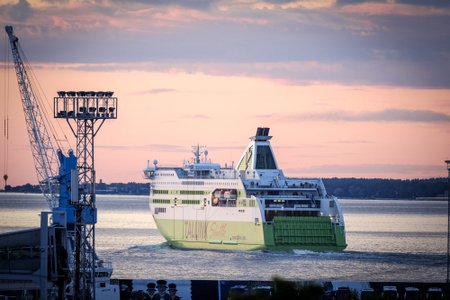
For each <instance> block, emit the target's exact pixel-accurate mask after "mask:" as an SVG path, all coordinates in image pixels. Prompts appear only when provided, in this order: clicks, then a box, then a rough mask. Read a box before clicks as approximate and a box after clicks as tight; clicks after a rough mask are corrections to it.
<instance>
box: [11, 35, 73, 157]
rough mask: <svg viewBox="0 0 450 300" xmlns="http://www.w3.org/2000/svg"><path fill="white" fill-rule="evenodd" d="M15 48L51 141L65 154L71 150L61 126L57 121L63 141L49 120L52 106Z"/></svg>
mask: <svg viewBox="0 0 450 300" xmlns="http://www.w3.org/2000/svg"><path fill="white" fill-rule="evenodd" d="M17 47H18V50H19V52H20V55H21V57H22V58H23V59H22V60H23V62H24V65H25V66H26V69H27V70H29V71H30V81H31V82H32V85H33V86H34V87H36V89H35V93H36V100H37V102H38V105H39V109H40V110H41V112H42V114H43V116H44V119H45V122H46V124H47V125H48V127H49V129H50V132H51V135H52V137H53V140H54V141H55V142H56V145H57V147H58V149H61V150H65V151H63V152H67V150H68V149H71V148H72V147H71V145H70V142H69V139H68V138H67V136H66V134H65V132H64V130H63V128H62V126H61V124H60V123H59V122H58V121H57V122H56V124H58V128H59V131H60V132H61V133H62V135H63V137H64V138H63V139H60V138H59V136H60V135H59V134H58V131H57V130H56V128H55V126H54V125H53V122H51V120H50V118H49V116H51V115H52V113H49V111H50V112H51V109H50V108H49V107H52V105H50V104H49V103H48V102H49V101H48V98H47V96H46V94H45V92H44V89H43V88H42V86H41V84H40V83H39V80H38V79H37V77H36V75H35V74H34V71H33V68H32V67H31V64H30V63H29V61H28V58H27V57H26V55H25V52H24V51H23V50H22V47H21V45H20V43H18V45H17ZM42 95H43V97H42ZM44 100H47V101H44ZM61 142H64V143H65V144H66V147H63V146H62V144H61Z"/></svg>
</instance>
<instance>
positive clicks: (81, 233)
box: [54, 91, 117, 299]
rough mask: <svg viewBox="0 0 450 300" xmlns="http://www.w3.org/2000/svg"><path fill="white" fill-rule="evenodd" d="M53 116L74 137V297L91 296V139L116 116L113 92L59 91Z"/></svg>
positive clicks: (94, 216) (94, 218) (93, 209)
mask: <svg viewBox="0 0 450 300" xmlns="http://www.w3.org/2000/svg"><path fill="white" fill-rule="evenodd" d="M54 117H55V118H61V119H66V121H67V123H68V124H69V127H70V129H71V130H72V132H73V134H74V136H75V138H76V145H77V146H76V157H77V162H78V163H77V164H78V165H77V170H78V192H77V193H76V196H72V199H71V200H70V201H71V203H69V205H72V206H73V207H74V209H75V216H74V217H75V222H74V225H73V226H72V227H73V228H68V230H69V232H71V235H72V237H73V240H74V249H73V257H72V259H71V261H72V272H73V274H72V278H73V289H74V296H75V299H94V298H95V276H94V275H95V260H96V254H95V223H96V222H97V209H96V207H95V169H94V138H95V136H96V134H97V133H98V131H99V130H100V128H101V127H102V125H103V123H104V122H105V121H106V120H108V119H116V118H117V98H116V97H113V92H92V91H89V92H85V91H78V92H74V91H69V92H65V91H59V92H58V96H57V97H54Z"/></svg>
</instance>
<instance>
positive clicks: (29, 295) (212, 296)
mask: <svg viewBox="0 0 450 300" xmlns="http://www.w3.org/2000/svg"><path fill="white" fill-rule="evenodd" d="M119 284H120V299H126V300H129V299H132V300H135V299H145V300H148V299H151V300H154V299H174V300H175V299H181V300H189V299H192V300H239V299H258V300H259V299H261V300H264V299H302V300H305V299H312V300H322V299H323V300H359V299H361V300H365V299H398V300H410V299H411V300H425V299H426V300H428V299H430V300H432V299H449V298H447V297H446V294H445V283H420V282H343V281H314V282H311V281H308V282H306V281H297V282H294V281H285V280H282V279H274V280H273V281H237V280H236V281H235V280H162V279H159V280H119ZM39 294H40V292H39V285H29V284H24V282H23V281H21V280H17V278H16V280H5V279H2V280H0V299H41V298H40V295H39ZM52 299H58V297H57V296H56V295H55V297H54V298H52Z"/></svg>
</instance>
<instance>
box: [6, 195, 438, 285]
mask: <svg viewBox="0 0 450 300" xmlns="http://www.w3.org/2000/svg"><path fill="white" fill-rule="evenodd" d="M340 202H341V205H342V208H343V212H344V218H345V225H346V233H347V244H348V247H347V249H346V250H345V251H343V252H312V251H304V250H293V251H211V250H181V249H173V248H171V247H170V246H169V245H168V244H167V242H166V241H165V239H164V238H163V237H162V236H161V234H160V233H159V232H158V229H157V228H156V225H155V222H154V221H153V218H152V216H151V213H150V210H149V207H148V197H147V196H116V195H98V196H97V207H98V223H97V225H96V227H95V228H96V233H95V238H96V249H97V253H98V255H99V256H100V258H101V259H103V260H104V261H111V262H112V263H113V267H114V273H113V278H120V279H148V278H166V279H172V280H200V279H209V280H270V279H272V278H273V277H274V276H279V277H282V278H285V279H290V280H322V281H328V280H335V281H411V282H444V281H445V278H446V275H445V274H446V259H447V256H446V253H447V252H446V251H447V244H446V243H447V202H446V201H413V200H356V199H351V200H350V199H342V200H340ZM41 211H48V207H47V205H46V202H45V200H44V198H43V196H41V195H37V194H15V193H1V194H0V233H2V232H8V231H15V230H21V229H27V228H32V227H38V226H39V224H40V218H39V213H40V212H41Z"/></svg>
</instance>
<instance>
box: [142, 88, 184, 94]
mask: <svg viewBox="0 0 450 300" xmlns="http://www.w3.org/2000/svg"><path fill="white" fill-rule="evenodd" d="M174 92H177V90H175V89H170V88H155V89H149V90H145V91H139V92H135V93H134V94H136V95H146V94H152V95H154V94H163V93H174Z"/></svg>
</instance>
